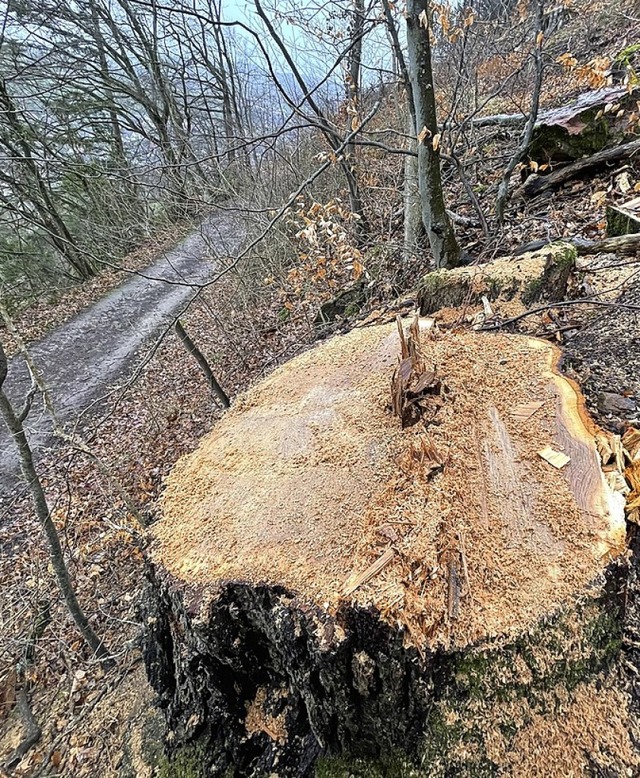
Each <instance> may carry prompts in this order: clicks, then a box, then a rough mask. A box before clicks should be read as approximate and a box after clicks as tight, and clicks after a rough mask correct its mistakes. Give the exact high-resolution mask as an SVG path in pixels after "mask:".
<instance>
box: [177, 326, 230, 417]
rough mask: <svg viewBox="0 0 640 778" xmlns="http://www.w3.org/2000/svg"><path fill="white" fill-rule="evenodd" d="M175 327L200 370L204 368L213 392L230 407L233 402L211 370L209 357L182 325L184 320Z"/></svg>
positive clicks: (223, 403)
mask: <svg viewBox="0 0 640 778" xmlns="http://www.w3.org/2000/svg"><path fill="white" fill-rule="evenodd" d="M175 328H176V334H177V336H178V337H179V338H180V340H181V341H182V344H183V345H184V347H185V348H186V349H187V351H188V352H189V353H190V354H191V355H192V356H193V358H194V359H195V360H196V362H197V363H198V367H199V368H200V370H202V372H203V374H204V376H205V378H206V379H207V383H208V384H209V387H210V389H211V392H212V394H214V395H215V396H216V397H217V398H218V400H219V401H220V404H221V405H222V407H223V408H228V407H229V406H230V404H231V403H230V402H229V397H228V395H227V393H226V392H225V391H224V389H223V388H222V387H221V386H220V384H219V383H218V380H217V378H216V377H215V376H214V374H213V370H211V366H210V365H209V363H208V362H207V358H206V357H205V355H204V354H203V353H202V351H200V349H199V348H198V347H197V346H196V344H195V343H194V342H193V341H192V340H191V338H190V337H189V335H188V333H187V331H186V330H185V328H184V327H183V326H182V322H181V321H180V319H178V320H177V321H176V324H175Z"/></svg>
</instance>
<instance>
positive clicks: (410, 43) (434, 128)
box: [407, 0, 461, 267]
mask: <svg viewBox="0 0 640 778" xmlns="http://www.w3.org/2000/svg"><path fill="white" fill-rule="evenodd" d="M430 14H431V9H430V4H429V0H409V2H408V3H407V49H408V58H409V61H408V65H409V73H410V79H411V86H412V93H413V104H414V107H415V130H416V134H417V140H418V183H419V188H420V198H421V202H422V219H423V221H424V225H425V227H426V230H427V235H428V237H429V245H430V246H431V251H432V253H433V258H434V261H435V264H436V267H456V265H458V264H460V258H461V252H460V247H459V245H458V241H457V239H456V235H455V231H454V229H453V225H452V223H451V219H450V218H449V216H448V215H447V211H446V207H445V202H444V194H443V191H442V177H441V172H440V147H439V143H440V137H441V136H440V132H439V130H438V116H437V110H436V99H435V85H434V80H433V67H432V62H431V42H430V40H429V34H430V33H429V27H430Z"/></svg>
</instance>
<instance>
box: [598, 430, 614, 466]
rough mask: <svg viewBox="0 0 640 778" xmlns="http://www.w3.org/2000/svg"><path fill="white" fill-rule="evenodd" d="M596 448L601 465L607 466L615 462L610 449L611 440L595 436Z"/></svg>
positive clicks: (612, 451)
mask: <svg viewBox="0 0 640 778" xmlns="http://www.w3.org/2000/svg"><path fill="white" fill-rule="evenodd" d="M596 448H597V449H598V454H600V459H601V460H602V464H603V465H608V464H609V463H610V462H612V461H614V460H615V458H616V455H615V452H614V450H613V448H612V447H611V440H610V438H609V437H607V436H606V435H596Z"/></svg>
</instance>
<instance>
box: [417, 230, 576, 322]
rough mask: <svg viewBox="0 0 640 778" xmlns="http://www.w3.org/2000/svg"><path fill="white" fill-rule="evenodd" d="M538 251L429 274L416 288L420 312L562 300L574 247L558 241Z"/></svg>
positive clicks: (572, 260)
mask: <svg viewBox="0 0 640 778" xmlns="http://www.w3.org/2000/svg"><path fill="white" fill-rule="evenodd" d="M540 248H541V249H542V250H540V251H536V252H531V253H528V254H526V255H524V256H522V257H520V258H519V259H517V260H513V259H511V258H504V259H498V260H494V261H493V262H488V263H486V264H484V265H473V266H469V267H462V268H456V269H455V270H436V271H434V272H431V273H429V274H428V275H426V276H425V277H424V278H423V279H422V282H421V283H420V286H419V288H418V306H419V308H420V313H421V314H422V315H423V316H426V315H429V314H430V313H433V312H434V311H437V310H439V309H441V308H458V307H460V306H473V305H476V304H477V303H479V302H480V301H481V300H482V298H483V297H486V299H487V300H489V301H490V302H493V301H495V300H498V299H500V300H511V299H513V298H514V297H518V298H519V299H521V300H522V302H523V304H524V305H525V306H528V305H531V304H532V303H535V302H538V301H539V300H543V299H544V300H549V301H554V300H562V299H563V298H564V297H565V294H566V291H567V281H568V279H569V276H570V275H571V272H572V270H573V268H574V267H575V260H576V251H575V248H573V247H572V246H571V245H569V244H568V243H563V242H561V241H558V242H556V243H553V244H549V246H548V247H544V246H543V247H540Z"/></svg>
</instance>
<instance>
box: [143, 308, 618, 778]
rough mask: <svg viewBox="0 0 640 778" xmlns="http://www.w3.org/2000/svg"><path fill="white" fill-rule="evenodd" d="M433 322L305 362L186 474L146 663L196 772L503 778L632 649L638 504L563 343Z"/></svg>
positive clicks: (178, 480) (259, 396) (157, 588)
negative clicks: (632, 557) (530, 736)
mask: <svg viewBox="0 0 640 778" xmlns="http://www.w3.org/2000/svg"><path fill="white" fill-rule="evenodd" d="M431 325H432V323H431V324H430V322H429V320H422V321H420V320H416V321H414V323H413V324H412V326H411V328H410V333H409V335H407V333H406V332H404V331H403V332H402V337H400V335H399V333H398V331H397V330H396V325H395V323H394V324H393V325H391V326H389V325H382V326H376V327H363V328H360V329H356V330H353V331H352V332H351V333H349V334H348V335H345V336H341V337H336V338H334V339H332V340H329V341H327V342H325V343H324V344H322V345H321V346H319V347H317V348H315V349H312V350H310V351H308V352H306V353H305V354H302V355H300V356H299V357H296V359H294V360H292V361H291V362H289V363H287V364H286V365H284V366H283V367H282V368H280V369H279V370H278V371H276V372H275V373H274V374H272V375H271V376H270V377H269V378H268V379H266V380H265V381H263V382H262V383H261V384H259V385H258V386H256V387H255V388H254V389H253V390H251V391H250V392H249V393H248V394H247V395H246V396H245V397H244V398H243V399H241V400H240V402H239V403H238V404H236V406H235V407H234V408H233V409H231V410H230V411H229V412H228V413H227V414H225V416H224V418H223V419H222V421H221V422H219V424H218V425H217V426H216V427H215V428H214V429H213V431H212V432H211V434H210V435H209V436H208V437H207V438H206V439H205V440H203V441H202V443H201V445H200V448H199V449H198V450H197V451H196V452H194V454H192V455H191V456H190V457H188V458H187V459H186V460H183V461H182V462H181V463H180V465H179V466H178V468H177V469H176V471H174V473H173V474H172V475H171V476H170V477H169V480H168V483H167V490H166V492H165V498H164V503H163V513H164V516H163V518H162V519H161V520H160V521H159V522H157V523H156V524H155V525H154V528H153V536H154V537H153V543H152V544H151V548H152V553H151V557H150V566H149V590H148V600H147V615H146V623H147V626H148V629H147V633H146V636H145V640H144V654H145V661H146V665H147V670H148V673H149V677H150V680H151V682H152V685H153V686H154V688H155V690H156V691H157V693H158V694H159V695H160V705H161V707H162V709H164V710H165V711H166V714H167V721H168V726H169V729H170V731H171V744H170V750H171V752H172V754H173V757H172V758H173V759H175V762H174V764H175V765H181V769H183V770H185V771H186V770H187V769H193V770H194V771H195V774H196V775H199V774H202V775H216V776H223V775H228V774H233V775H238V776H245V775H255V776H266V775H270V774H276V775H281V776H310V775H312V774H313V771H314V769H316V767H317V769H318V772H317V773H316V774H319V775H324V774H332V773H331V770H332V769H333V770H335V771H336V773H335V774H337V775H344V774H351V773H356V774H360V773H358V771H356V770H355V769H351V766H350V763H349V761H348V760H350V759H355V758H360V759H369V760H372V761H373V762H377V763H378V764H377V767H376V766H375V765H374V766H373V769H372V771H371V772H372V774H374V775H377V774H391V773H393V774H409V773H410V772H411V769H412V768H415V769H418V770H419V772H418V774H421V775H445V774H447V775H453V774H459V775H484V774H487V775H493V774H498V773H499V765H500V760H499V758H498V757H499V754H498V751H499V750H500V749H499V748H498V751H496V742H495V733H496V732H497V731H501V732H503V734H504V738H505V740H504V743H503V747H504V749H505V751H506V752H511V749H512V747H513V748H515V747H516V745H517V739H518V737H519V736H520V735H523V736H524V735H526V733H527V732H528V729H527V728H528V727H529V725H530V723H531V721H532V719H535V718H536V717H542V719H543V721H544V722H545V723H549V724H550V725H551V724H552V723H553V722H554V721H556V716H559V717H560V720H561V718H562V717H563V716H564V715H565V713H564V708H563V710H562V711H560V713H559V714H558V713H556V711H555V707H554V706H550V707H549V706H547V707H544V706H543V707H542V708H540V706H539V701H541V700H544V699H548V697H545V695H549V694H551V695H554V694H557V695H558V699H563V700H566V701H567V703H566V704H567V705H568V704H570V703H572V702H573V701H574V699H576V700H578V701H579V698H578V697H577V693H576V694H574V691H575V689H576V685H579V686H580V688H582V687H586V688H589V689H592V688H593V687H595V684H596V676H597V675H598V673H603V672H604V671H605V670H606V669H607V667H608V665H609V664H610V662H611V661H612V660H613V659H614V658H615V657H616V656H617V655H618V653H619V651H620V642H621V634H622V616H621V613H622V608H623V601H624V592H623V591H622V587H621V583H620V581H621V576H622V575H623V574H624V570H625V567H624V566H625V561H624V560H625V556H624V540H625V525H624V518H623V514H622V504H621V502H620V497H619V495H616V493H614V492H613V491H612V489H611V487H610V486H609V485H608V481H607V480H606V479H605V477H604V474H603V472H602V469H601V463H600V460H599V459H598V455H597V453H596V448H595V443H594V433H595V432H596V429H595V428H594V427H593V425H592V423H591V421H590V420H589V419H588V418H587V417H586V415H585V412H584V410H583V406H582V402H581V397H580V395H579V393H578V391H577V389H576V387H575V385H574V384H572V383H571V382H570V381H568V380H566V379H565V378H564V377H562V376H561V375H560V374H559V373H558V371H557V361H558V356H559V355H558V352H557V350H556V349H555V348H554V347H553V346H551V345H550V344H548V343H545V342H543V341H540V340H536V339H532V338H525V337H518V336H506V335H487V334H483V333H469V332H464V331H456V332H449V333H444V332H440V333H438V332H436V331H434V329H433V327H432V326H431ZM399 354H402V356H403V359H402V361H401V362H400V364H399V365H398V355H399ZM434 365H435V368H434ZM396 366H397V367H396ZM392 375H393V376H394V382H393V385H394V387H395V390H396V391H395V393H394V398H393V399H394V402H393V404H394V406H395V407H401V411H402V419H403V424H401V422H400V421H399V420H398V419H397V418H396V417H395V416H394V415H392V414H391V412H390V411H389V409H388V405H389V403H388V400H387V399H385V395H387V398H388V391H389V385H390V383H391V378H392ZM532 387H535V391H533V392H532ZM285 397H286V400H285V399H284V398H285ZM396 400H399V403H398V402H396ZM409 424H411V425H412V426H409ZM599 434H603V433H599ZM554 448H555V449H562V450H561V451H559V450H556V451H555V452H554V451H551V453H549V450H551V449H554ZM554 454H555V456H554ZM605 549H607V551H606V553H605ZM616 560H620V561H619V562H618V561H616ZM576 593H577V594H576ZM598 683H600V681H598ZM597 693H598V692H596V691H593V694H597ZM505 701H509V703H510V704H511V705H513V706H514V707H512V708H509V709H508V710H511V711H512V713H511V714H509V713H508V712H507V713H506V714H505V708H504V705H505ZM576 704H579V702H576ZM513 710H517V711H518V715H517V716H516V717H514V715H513ZM505 715H506V716H507V719H508V722H509V727H508V728H507V727H505V728H503V729H501V728H500V727H501V725H500V722H501V721H503V722H504V717H505ZM584 715H587V712H586V711H585V712H584ZM594 715H598V716H600V718H597V723H596V729H597V728H598V727H600V726H602V728H603V730H605V729H606V727H607V726H609V724H608V723H607V722H609V721H610V718H607V717H611V718H613V719H616V717H617V714H616V713H615V712H614V713H611V711H610V710H607V711H605V712H604V713H601V714H595V713H594ZM514 718H515V720H514ZM470 733H472V734H473V744H474V747H473V748H472V749H471V748H468V747H466V746H468V743H469V739H468V738H469V737H470ZM544 745H545V744H544V743H543V744H542V749H543V750H544ZM332 757H340V758H341V759H342V760H346V761H341V762H340V763H338V764H336V765H332V764H331V758H332ZM579 758H580V759H583V758H584V754H583V753H580V756H579ZM319 759H320V760H324V765H320V764H316V763H317V761H318V760H319ZM327 760H328V761H327ZM418 766H419V767H418ZM571 766H572V767H575V768H576V772H577V767H578V763H576V764H575V765H571ZM360 768H361V769H366V766H363V765H362V764H361V765H360ZM384 768H386V771H385V769H384ZM391 768H394V769H393V770H392V769H391ZM548 772H549V771H548ZM169 774H171V773H169ZM550 774H551V773H550Z"/></svg>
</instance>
